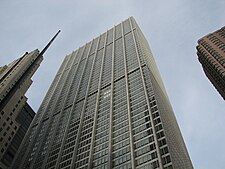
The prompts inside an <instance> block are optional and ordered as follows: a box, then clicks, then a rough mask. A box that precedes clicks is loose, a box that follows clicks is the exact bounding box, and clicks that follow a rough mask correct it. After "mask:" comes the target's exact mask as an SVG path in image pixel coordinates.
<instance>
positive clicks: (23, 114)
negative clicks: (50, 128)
mask: <svg viewBox="0 0 225 169" xmlns="http://www.w3.org/2000/svg"><path fill="white" fill-rule="evenodd" d="M34 116H35V112H34V111H33V109H32V108H31V107H30V106H29V104H28V103H27V102H25V105H24V106H23V107H22V109H21V110H20V112H19V114H18V116H17V117H16V119H15V121H16V122H17V123H18V124H19V128H18V130H17V131H16V133H15V136H14V137H13V139H12V141H11V142H10V143H9V146H8V148H7V149H6V151H5V153H4V155H3V157H2V159H1V162H2V163H3V164H4V165H5V166H7V167H9V166H10V165H11V164H12V162H13V159H14V157H15V154H16V152H17V150H18V149H19V146H20V144H21V142H22V140H23V138H24V136H25V134H26V132H27V130H28V128H29V126H30V124H31V121H32V120H33V118H34Z"/></svg>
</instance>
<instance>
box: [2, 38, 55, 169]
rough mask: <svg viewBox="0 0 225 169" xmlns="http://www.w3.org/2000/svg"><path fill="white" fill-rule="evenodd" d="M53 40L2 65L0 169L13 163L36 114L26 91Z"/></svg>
mask: <svg viewBox="0 0 225 169" xmlns="http://www.w3.org/2000/svg"><path fill="white" fill-rule="evenodd" d="M54 38H55V37H54ZM52 40H54V39H52ZM51 42H52V41H50V43H49V44H48V45H47V46H46V47H45V48H44V50H42V51H41V52H39V51H38V49H36V50H34V51H32V52H30V53H28V52H27V53H25V54H24V55H23V56H22V57H20V58H19V59H17V60H15V61H13V62H12V63H10V64H9V65H5V66H3V67H1V68H0V168H3V169H5V168H8V167H9V166H10V164H12V161H13V158H14V156H15V154H16V152H17V150H18V148H19V146H20V144H21V142H22V140H23V138H24V136H25V133H26V131H27V129H28V128H29V125H30V124H31V121H32V119H33V117H34V115H35V113H34V111H33V110H32V108H31V107H30V106H29V105H28V103H27V97H26V96H25V93H26V91H27V90H28V89H29V87H30V85H31V84H32V80H31V78H32V76H33V74H34V73H35V71H36V70H37V69H38V67H39V66H40V63H41V62H42V60H43V54H44V52H45V51H46V50H47V48H48V47H49V45H50V44H51Z"/></svg>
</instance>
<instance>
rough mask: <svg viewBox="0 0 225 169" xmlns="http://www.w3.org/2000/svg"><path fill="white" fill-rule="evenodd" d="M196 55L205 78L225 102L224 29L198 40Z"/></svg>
mask: <svg viewBox="0 0 225 169" xmlns="http://www.w3.org/2000/svg"><path fill="white" fill-rule="evenodd" d="M197 55H198V60H199V62H200V63H201V64H202V68H203V70H204V72H205V74H206V76H207V77H208V78H209V80H210V81H211V83H212V84H213V85H214V87H215V88H216V89H217V91H218V92H219V93H220V95H221V96H222V97H223V99H224V100H225V27H223V28H221V29H219V30H217V31H215V32H213V33H210V34H208V35H206V36H204V37H203V38H201V39H200V40H198V45H197Z"/></svg>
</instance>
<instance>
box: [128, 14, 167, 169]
mask: <svg viewBox="0 0 225 169" xmlns="http://www.w3.org/2000/svg"><path fill="white" fill-rule="evenodd" d="M129 22H130V25H131V31H132V36H133V39H134V42H135V43H134V44H135V50H136V52H137V54H138V50H137V44H136V43H137V42H136V39H135V36H134V29H133V25H132V23H131V18H129ZM136 30H137V28H136ZM137 58H138V64H139V67H140V73H141V79H142V84H143V88H144V93H145V97H146V101H147V105H148V109H149V112H151V107H150V103H149V98H148V94H147V89H146V85H145V80H144V76H143V71H142V67H141V62H140V58H139V56H138V57H137ZM149 115H150V121H151V124H152V130H153V136H154V140H155V144H156V151H157V156H158V160H159V167H160V169H163V166H162V160H161V155H160V150H159V145H158V141H157V136H156V130H155V126H154V121H153V117H152V113H149Z"/></svg>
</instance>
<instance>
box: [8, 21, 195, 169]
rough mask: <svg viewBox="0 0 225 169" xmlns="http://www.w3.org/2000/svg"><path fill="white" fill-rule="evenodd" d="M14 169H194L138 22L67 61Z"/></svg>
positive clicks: (129, 23)
mask: <svg viewBox="0 0 225 169" xmlns="http://www.w3.org/2000/svg"><path fill="white" fill-rule="evenodd" d="M12 168H13V169H22V168H23V169H24V168H29V169H30V168H33V169H41V168H45V169H53V168H61V169H65V168H67V169H69V168H71V169H79V168H124V169H125V168H133V169H134V168H146V169H147V168H149V169H155V168H159V169H192V168H193V166H192V163H191V160H190V158H189V155H188V152H187V149H186V147H185V144H184V141H183V139H182V136H181V133H180V130H179V127H178V124H177V122H176V119H175V116H174V113H173V110H172V107H171V105H170V103H169V99H168V96H167V94H166V90H165V88H164V86H163V82H162V80H161V77H160V74H159V72H158V69H157V67H156V64H155V61H154V58H153V56H152V53H151V51H150V48H149V46H148V43H147V41H146V39H145V37H144V35H143V34H142V32H141V30H140V28H139V27H138V25H137V23H136V22H135V20H134V18H133V17H130V18H129V19H127V20H125V21H123V22H122V23H120V24H118V25H116V26H114V27H113V28H112V29H109V30H108V31H106V32H105V33H103V34H101V35H100V36H99V37H97V38H95V39H93V40H92V41H91V42H88V43H86V44H85V45H84V46H82V47H80V48H79V49H77V50H76V51H74V52H72V54H70V55H67V56H66V57H65V59H64V61H63V63H62V65H61V67H60V69H59V71H58V73H57V74H56V77H55V79H54V81H53V82H52V84H51V86H50V88H49V90H48V92H47V94H46V96H45V98H44V100H43V102H42V104H41V106H40V108H39V110H38V113H37V115H36V117H35V119H34V120H33V122H32V125H31V127H30V128H29V134H28V135H27V136H26V138H25V140H24V142H23V146H21V149H20V152H19V154H18V155H17V158H16V160H15V161H14V163H13V167H12Z"/></svg>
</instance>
